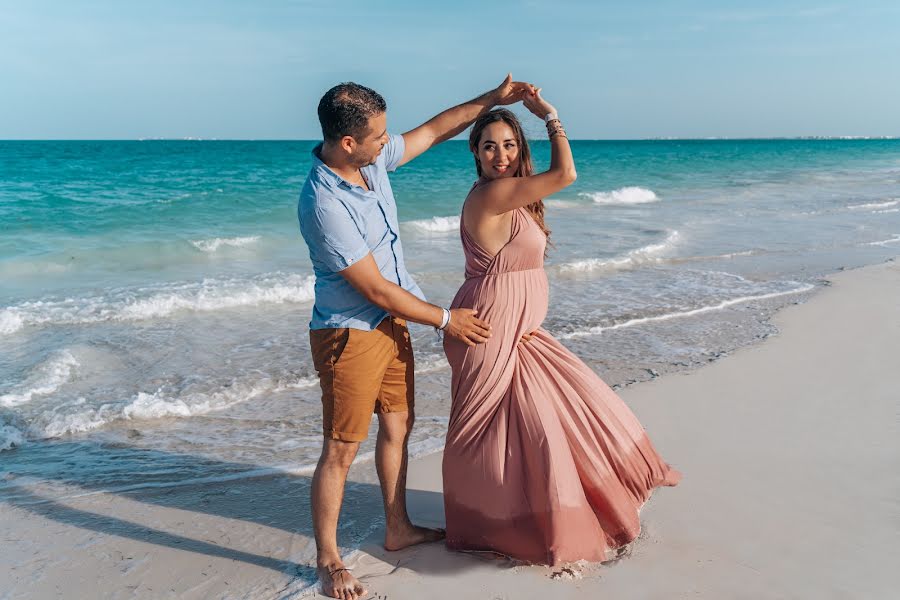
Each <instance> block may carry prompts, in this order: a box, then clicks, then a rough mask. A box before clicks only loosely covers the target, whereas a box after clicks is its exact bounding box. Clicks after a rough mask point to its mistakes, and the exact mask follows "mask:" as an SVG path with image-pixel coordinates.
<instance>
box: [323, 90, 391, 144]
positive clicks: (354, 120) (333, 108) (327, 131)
mask: <svg viewBox="0 0 900 600" xmlns="http://www.w3.org/2000/svg"><path fill="white" fill-rule="evenodd" d="M386 110H387V104H386V103H385V101H384V98H382V97H381V94H379V93H378V92H376V91H375V90H372V89H369V88H367V87H366V86H364V85H359V84H358V83H353V82H347V83H340V84H338V85H336V86H334V87H333V88H331V89H330V90H328V91H327V92H325V95H324V96H322V99H321V100H319V123H320V124H321V125H322V137H324V138H325V139H326V140H328V141H336V140H339V139H341V138H342V137H344V136H345V135H349V136H352V137H353V139H355V140H361V139H362V138H364V137H365V136H366V135H367V134H368V133H369V118H370V117H373V116H375V115H378V114H381V113H383V112H385V111H386Z"/></svg>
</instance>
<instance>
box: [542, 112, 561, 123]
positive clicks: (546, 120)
mask: <svg viewBox="0 0 900 600" xmlns="http://www.w3.org/2000/svg"><path fill="white" fill-rule="evenodd" d="M555 119H559V115H557V114H556V113H547V114H546V115H544V123H549V122H550V121H553V120H555Z"/></svg>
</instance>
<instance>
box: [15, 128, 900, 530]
mask: <svg viewBox="0 0 900 600" xmlns="http://www.w3.org/2000/svg"><path fill="white" fill-rule="evenodd" d="M313 145H314V142H307V141H298V142H254V141H246V142H241V141H108V142H104V141H97V142H95V141H83V142H78V141H63V142H55V141H46V142H24V141H23V142H0V222H2V236H0V498H4V499H7V500H16V499H18V501H23V502H24V501H26V498H27V499H28V500H27V501H43V500H47V499H50V500H52V499H60V498H63V497H67V496H70V495H73V494H84V493H92V492H95V491H101V490H103V491H117V492H121V493H130V492H132V491H135V490H140V489H144V488H151V487H152V488H160V487H166V486H178V485H185V484H190V483H196V482H198V481H201V482H202V481H211V480H222V479H223V478H224V479H228V478H240V477H248V476H252V475H254V474H257V475H258V474H260V473H266V472H270V471H285V472H290V473H294V474H298V475H304V474H307V475H308V474H309V473H311V471H312V468H313V466H314V464H315V461H316V459H317V457H318V452H319V448H320V445H321V433H320V432H321V421H320V418H321V413H320V400H319V394H318V387H317V386H318V384H317V380H316V377H315V372H314V370H313V368H312V364H311V361H310V356H309V342H308V335H307V334H308V321H309V317H310V311H311V307H312V299H313V291H312V290H313V281H314V279H313V275H312V271H311V268H310V263H309V258H308V255H307V250H306V247H305V245H304V243H303V240H302V238H301V237H300V234H299V229H298V226H297V217H296V202H297V196H298V193H299V190H300V188H301V186H302V184H303V182H304V180H305V178H306V175H307V172H308V170H309V166H310V150H311V149H312V147H313ZM533 149H534V153H535V157H536V163H537V167H538V168H545V167H546V165H547V164H548V162H549V146H548V145H547V143H546V142H545V141H541V142H534V143H533ZM573 150H574V154H575V159H576V164H577V167H578V173H579V177H578V181H577V183H576V184H575V185H573V186H572V187H571V188H569V189H567V190H565V191H563V192H561V193H559V194H558V195H556V196H554V197H552V198H549V199H547V219H548V224H549V226H550V227H551V229H552V230H553V233H552V237H551V240H552V242H553V247H552V249H551V252H550V255H549V258H548V263H547V270H548V273H549V277H550V281H551V304H550V314H549V316H548V319H547V321H546V323H545V327H546V328H547V329H548V330H549V331H550V332H551V333H553V334H554V335H557V336H558V337H560V338H561V339H562V340H563V342H564V343H565V344H566V345H568V346H569V347H570V348H571V349H572V350H573V351H575V352H576V353H577V354H578V355H579V356H581V357H582V358H583V359H584V360H585V361H586V362H588V363H589V364H590V365H591V366H592V367H593V368H594V369H595V370H597V371H598V372H599V373H600V374H601V376H602V377H604V378H605V379H606V380H607V381H608V382H609V383H610V384H613V385H616V386H623V385H627V384H629V383H632V382H634V381H640V380H644V379H649V378H652V377H655V376H657V375H658V374H660V373H665V372H667V371H672V370H680V369H689V368H693V367H696V366H699V365H702V364H706V363H708V362H709V361H711V360H715V359H716V358H718V357H720V356H723V355H725V354H727V353H729V352H731V351H733V350H734V349H736V348H739V347H741V346H743V345H746V344H749V343H753V342H754V341H756V340H759V339H762V338H764V337H766V336H768V335H771V334H772V333H773V332H774V331H775V330H774V328H773V326H772V325H771V324H770V323H769V320H768V319H769V317H770V316H771V314H772V312H773V311H774V310H776V309H777V308H779V307H780V306H783V305H785V304H789V303H794V302H799V301H803V299H804V298H806V297H808V295H809V294H810V293H814V292H815V289H816V288H817V287H819V286H821V285H823V280H822V278H823V276H824V275H825V274H827V273H830V272H833V271H835V270H837V269H840V268H849V267H855V266H860V265H865V264H871V263H877V262H881V261H883V260H885V259H887V258H889V257H892V256H895V255H896V254H897V253H898V249H900V140H895V139H872V140H862V139H847V140H839V139H822V140H691V141H682V140H659V141H656V140H654V141H621V142H616V141H596V142H595V141H575V142H573ZM474 178H475V175H474V168H473V164H472V158H471V155H470V154H469V153H468V151H467V146H466V144H465V142H460V141H452V142H448V143H445V144H443V145H441V146H439V147H438V148H435V149H434V150H432V151H430V152H428V153H427V154H425V155H424V156H422V157H420V158H418V159H417V160H415V161H413V162H412V163H410V164H409V165H406V166H404V167H402V168H401V169H399V170H398V171H397V172H396V173H395V174H393V175H392V182H393V186H394V192H395V196H396V198H397V201H398V205H399V211H400V218H401V221H402V225H401V237H402V242H403V244H404V250H405V253H406V256H407V259H408V268H409V270H410V272H411V273H412V274H413V275H414V277H415V278H416V280H417V281H418V283H419V284H420V286H421V287H422V289H423V290H424V292H425V294H426V295H427V296H428V298H429V299H430V300H431V301H432V302H435V303H438V304H447V303H448V302H449V300H450V299H451V298H452V296H453V294H454V293H455V291H456V289H457V287H458V286H459V284H460V283H461V282H462V278H463V258H462V251H461V248H460V242H459V232H458V227H459V218H458V214H459V210H460V205H461V202H462V200H463V198H464V197H465V195H466V192H467V190H468V189H469V188H470V186H471V184H472V182H473V180H474ZM823 326H828V324H827V323H823ZM413 334H414V344H415V351H416V361H417V373H418V374H417V400H416V402H417V423H416V428H415V431H414V433H413V435H412V439H411V449H412V453H413V454H414V455H415V454H423V453H427V452H431V451H434V450H437V449H439V448H440V447H441V444H442V443H443V435H444V431H445V427H446V419H447V415H448V413H449V394H448V388H449V369H448V367H447V365H446V362H445V361H444V359H443V354H442V352H441V347H440V343H439V341H438V339H437V337H436V335H435V333H434V331H433V330H431V329H429V328H426V327H418V326H416V327H413ZM755 384H758V385H760V386H762V387H761V393H764V382H755ZM660 401H661V402H662V401H664V402H677V401H678V399H677V398H661V399H660ZM372 446H373V439H371V436H370V440H369V441H368V442H366V443H365V444H364V446H363V449H362V451H361V459H360V460H363V461H365V460H369V459H370V458H371V452H372ZM36 498H37V499H38V500H35V499H36ZM298 504H302V505H303V506H306V505H307V503H306V502H300V503H298ZM304 511H306V509H305V508H302V507H300V508H298V515H297V518H298V519H308V514H306V513H305V512H304ZM373 518H374V517H373ZM371 527H372V524H371V523H356V524H350V525H348V526H347V528H346V529H342V531H341V536H342V538H341V542H342V544H344V545H345V546H346V547H352V546H353V545H354V544H355V543H357V542H358V541H359V539H360V538H361V537H362V536H364V535H365V534H366V533H367V532H368V531H369V530H370V529H371Z"/></svg>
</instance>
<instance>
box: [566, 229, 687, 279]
mask: <svg viewBox="0 0 900 600" xmlns="http://www.w3.org/2000/svg"><path fill="white" fill-rule="evenodd" d="M680 239H681V234H680V233H678V231H675V230H673V231H670V232H669V234H668V235H667V236H666V239H665V240H663V241H661V242H657V243H654V244H647V245H646V246H641V247H640V248H635V249H634V250H629V251H628V252H626V253H625V254H622V255H620V256H617V257H614V258H586V259H582V260H576V261H572V262H568V263H563V264H561V265H559V270H560V272H562V273H579V272H582V273H583V272H587V271H595V270H606V271H618V270H622V269H631V268H634V267H637V266H640V265H645V264H654V263H658V262H660V261H661V260H662V259H661V258H660V255H661V254H665V253H666V252H668V251H669V250H671V249H672V248H673V247H674V246H675V245H676V244H677V243H678V242H679V241H680Z"/></svg>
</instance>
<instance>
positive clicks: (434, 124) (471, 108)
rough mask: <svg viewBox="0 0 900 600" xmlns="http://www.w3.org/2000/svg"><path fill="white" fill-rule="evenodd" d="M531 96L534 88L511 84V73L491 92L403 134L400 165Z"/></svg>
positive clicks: (512, 82) (519, 83)
mask: <svg viewBox="0 0 900 600" xmlns="http://www.w3.org/2000/svg"><path fill="white" fill-rule="evenodd" d="M533 92H534V86H532V85H531V84H530V83H524V82H522V81H513V80H512V74H511V73H510V74H509V75H507V76H506V79H504V80H503V83H501V84H500V85H499V86H497V87H496V88H494V89H492V90H491V91H489V92H485V93H484V94H482V95H480V96H478V97H477V98H475V99H473V100H469V101H468V102H465V103H463V104H460V105H458V106H454V107H453V108H448V109H447V110H445V111H444V112H442V113H441V114H439V115H437V116H435V117H432V118H431V119H429V120H428V121H426V122H425V123H423V124H421V125H419V126H418V127H416V128H415V129H413V130H412V131H407V132H406V133H404V134H403V141H404V142H405V145H406V149H405V150H404V152H403V158H402V159H401V160H400V163H399V165H403V164H406V163H408V162H409V161H411V160H412V159H414V158H415V157H417V156H419V155H420V154H422V153H423V152H425V151H426V150H428V149H429V148H432V147H434V146H436V145H438V144H440V143H441V142H444V141H446V140H449V139H450V138H452V137H453V136H455V135H458V134H459V133H461V132H462V131H464V130H465V129H466V127H468V126H469V125H471V124H472V123H473V122H475V119H477V118H478V117H480V116H481V115H483V114H484V113H486V112H487V111H489V110H491V109H492V108H493V107H495V106H499V105H505V104H514V103H516V102H518V101H520V100H522V99H523V98H525V96H526V94H531V93H533ZM399 165H398V166H399Z"/></svg>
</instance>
